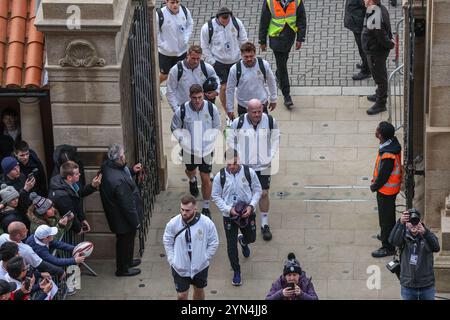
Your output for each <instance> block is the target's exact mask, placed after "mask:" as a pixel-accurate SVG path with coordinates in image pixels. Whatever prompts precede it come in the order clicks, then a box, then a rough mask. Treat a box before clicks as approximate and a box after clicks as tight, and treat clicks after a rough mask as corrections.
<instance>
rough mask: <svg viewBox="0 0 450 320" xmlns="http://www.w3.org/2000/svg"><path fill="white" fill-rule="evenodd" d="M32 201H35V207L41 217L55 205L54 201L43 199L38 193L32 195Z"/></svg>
mask: <svg viewBox="0 0 450 320" xmlns="http://www.w3.org/2000/svg"><path fill="white" fill-rule="evenodd" d="M30 200H31V201H33V205H34V207H35V208H36V210H35V212H36V214H38V215H40V216H43V215H44V214H45V213H46V212H47V210H48V209H50V208H51V207H52V205H53V202H52V200H50V199H47V198H44V197H41V196H40V195H38V194H37V193H36V192H32V193H31V194H30Z"/></svg>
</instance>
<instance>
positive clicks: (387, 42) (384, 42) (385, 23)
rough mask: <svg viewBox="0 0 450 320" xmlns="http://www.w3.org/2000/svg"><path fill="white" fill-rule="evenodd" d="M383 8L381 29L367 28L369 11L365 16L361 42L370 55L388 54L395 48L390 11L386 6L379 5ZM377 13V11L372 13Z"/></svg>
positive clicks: (365, 51) (366, 52)
mask: <svg viewBox="0 0 450 320" xmlns="http://www.w3.org/2000/svg"><path fill="white" fill-rule="evenodd" d="M379 7H380V8H381V23H380V26H381V28H380V29H368V28H367V20H368V19H367V18H369V13H368V12H366V16H365V18H364V24H363V30H362V34H361V43H362V47H363V51H364V53H365V54H368V55H383V54H388V53H389V51H390V50H391V49H393V48H394V43H393V42H392V41H391V40H392V31H391V20H390V19H389V12H388V11H387V9H386V7H385V6H383V5H382V4H381V5H379ZM372 14H375V13H372Z"/></svg>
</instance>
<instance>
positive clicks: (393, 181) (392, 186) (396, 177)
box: [372, 152, 403, 196]
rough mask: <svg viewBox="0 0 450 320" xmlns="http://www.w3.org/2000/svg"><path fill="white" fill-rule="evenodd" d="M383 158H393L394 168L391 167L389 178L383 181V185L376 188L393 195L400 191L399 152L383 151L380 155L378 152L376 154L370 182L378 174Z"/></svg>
mask: <svg viewBox="0 0 450 320" xmlns="http://www.w3.org/2000/svg"><path fill="white" fill-rule="evenodd" d="M383 159H393V160H394V169H392V172H391V176H390V177H389V180H388V181H387V182H386V183H385V185H384V186H382V187H381V188H380V189H378V192H380V193H382V194H384V195H387V196H390V195H394V194H397V193H399V192H400V187H401V184H402V177H403V172H402V156H401V154H400V153H399V154H392V153H387V152H386V153H383V155H382V156H380V153H378V155H377V160H376V161H375V168H374V170H373V179H372V182H374V181H375V180H376V179H377V177H378V174H379V173H380V162H381V160H383Z"/></svg>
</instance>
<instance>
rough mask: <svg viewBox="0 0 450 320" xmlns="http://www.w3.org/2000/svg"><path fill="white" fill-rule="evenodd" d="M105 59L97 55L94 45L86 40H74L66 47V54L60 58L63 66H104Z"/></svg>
mask: <svg viewBox="0 0 450 320" xmlns="http://www.w3.org/2000/svg"><path fill="white" fill-rule="evenodd" d="M105 63H106V62H105V59H102V58H99V57H98V56H97V50H95V48H94V46H93V45H92V44H91V43H90V42H88V41H85V40H74V41H72V42H70V43H69V45H68V46H67V48H66V56H65V57H64V58H62V59H60V60H59V64H60V65H61V66H62V67H76V68H80V67H84V68H90V67H104V66H105Z"/></svg>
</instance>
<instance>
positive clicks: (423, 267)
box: [389, 208, 440, 300]
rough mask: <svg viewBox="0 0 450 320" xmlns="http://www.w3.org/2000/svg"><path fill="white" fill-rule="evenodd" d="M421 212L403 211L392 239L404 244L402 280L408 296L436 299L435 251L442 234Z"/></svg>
mask: <svg viewBox="0 0 450 320" xmlns="http://www.w3.org/2000/svg"><path fill="white" fill-rule="evenodd" d="M420 219H421V218H420V212H419V211H417V210H416V209H414V208H413V209H409V210H408V211H405V212H403V214H402V216H401V217H400V219H399V220H398V221H397V223H396V224H395V226H394V229H392V232H391V234H390V236H389V242H390V243H391V244H392V245H394V246H396V247H399V248H400V284H401V286H402V288H401V295H402V298H403V299H404V300H434V295H435V286H434V282H435V280H434V270H433V252H439V250H440V247H439V240H438V238H437V237H436V236H435V235H434V234H433V233H432V232H431V231H430V230H429V229H428V228H427V227H425V225H424V224H423V223H422V222H421V221H420Z"/></svg>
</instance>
